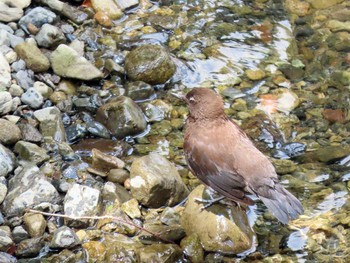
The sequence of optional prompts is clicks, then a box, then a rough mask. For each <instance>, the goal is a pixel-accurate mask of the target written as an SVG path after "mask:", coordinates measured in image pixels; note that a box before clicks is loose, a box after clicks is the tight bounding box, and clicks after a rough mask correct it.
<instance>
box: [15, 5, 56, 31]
mask: <svg viewBox="0 0 350 263" xmlns="http://www.w3.org/2000/svg"><path fill="white" fill-rule="evenodd" d="M57 19H58V18H57V16H56V14H55V13H54V12H51V11H50V10H47V9H46V8H43V7H35V8H33V9H32V10H30V11H29V12H28V13H27V14H26V15H25V16H23V17H22V18H21V19H20V20H19V22H18V24H19V25H23V26H27V25H28V24H33V25H34V26H36V27H37V28H41V26H42V25H44V24H46V23H48V24H53V23H55V22H56V21H57Z"/></svg>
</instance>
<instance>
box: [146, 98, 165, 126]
mask: <svg viewBox="0 0 350 263" xmlns="http://www.w3.org/2000/svg"><path fill="white" fill-rule="evenodd" d="M142 108H143V110H144V112H145V115H146V117H147V119H148V121H149V122H155V121H161V120H163V119H165V118H166V117H168V116H170V112H171V110H172V106H171V105H169V104H167V103H165V102H164V101H162V100H154V101H152V102H150V103H146V104H143V106H142Z"/></svg>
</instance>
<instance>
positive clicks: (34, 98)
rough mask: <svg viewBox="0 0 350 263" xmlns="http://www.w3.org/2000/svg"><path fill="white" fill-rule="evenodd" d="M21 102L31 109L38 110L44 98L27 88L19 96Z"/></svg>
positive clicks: (32, 89) (34, 90) (37, 92)
mask: <svg viewBox="0 0 350 263" xmlns="http://www.w3.org/2000/svg"><path fill="white" fill-rule="evenodd" d="M21 101H22V102H23V103H24V104H27V105H28V106H29V107H31V108H33V109H38V108H40V106H41V105H43V103H44V97H43V95H41V94H40V92H39V91H37V90H36V89H34V88H29V89H28V90H27V91H26V92H24V93H23V94H22V96H21Z"/></svg>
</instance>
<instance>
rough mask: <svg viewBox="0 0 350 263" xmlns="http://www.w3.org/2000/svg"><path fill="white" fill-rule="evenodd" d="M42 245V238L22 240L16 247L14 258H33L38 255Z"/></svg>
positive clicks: (43, 243)
mask: <svg viewBox="0 0 350 263" xmlns="http://www.w3.org/2000/svg"><path fill="white" fill-rule="evenodd" d="M44 245H45V242H44V239H43V238H42V237H34V238H30V239H26V240H23V241H21V242H20V243H19V244H18V245H17V249H16V256H17V257H23V258H29V257H35V256H37V255H38V254H39V252H40V250H41V249H42V248H43V247H44Z"/></svg>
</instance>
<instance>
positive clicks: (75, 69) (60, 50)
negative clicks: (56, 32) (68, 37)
mask: <svg viewBox="0 0 350 263" xmlns="http://www.w3.org/2000/svg"><path fill="white" fill-rule="evenodd" d="M50 61H51V64H52V69H53V71H54V72H55V73H56V74H57V75H59V76H62V77H66V78H74V79H80V80H92V79H96V78H102V76H103V74H102V72H101V71H100V70H98V69H97V68H96V67H95V66H94V65H92V64H91V63H90V62H89V61H88V60H87V59H86V58H84V57H82V56H80V55H79V54H78V53H77V52H76V51H75V50H74V49H72V48H70V47H68V46H67V45H64V44H61V45H59V46H58V47H57V48H56V50H55V51H54V52H52V54H51V56H50Z"/></svg>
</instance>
